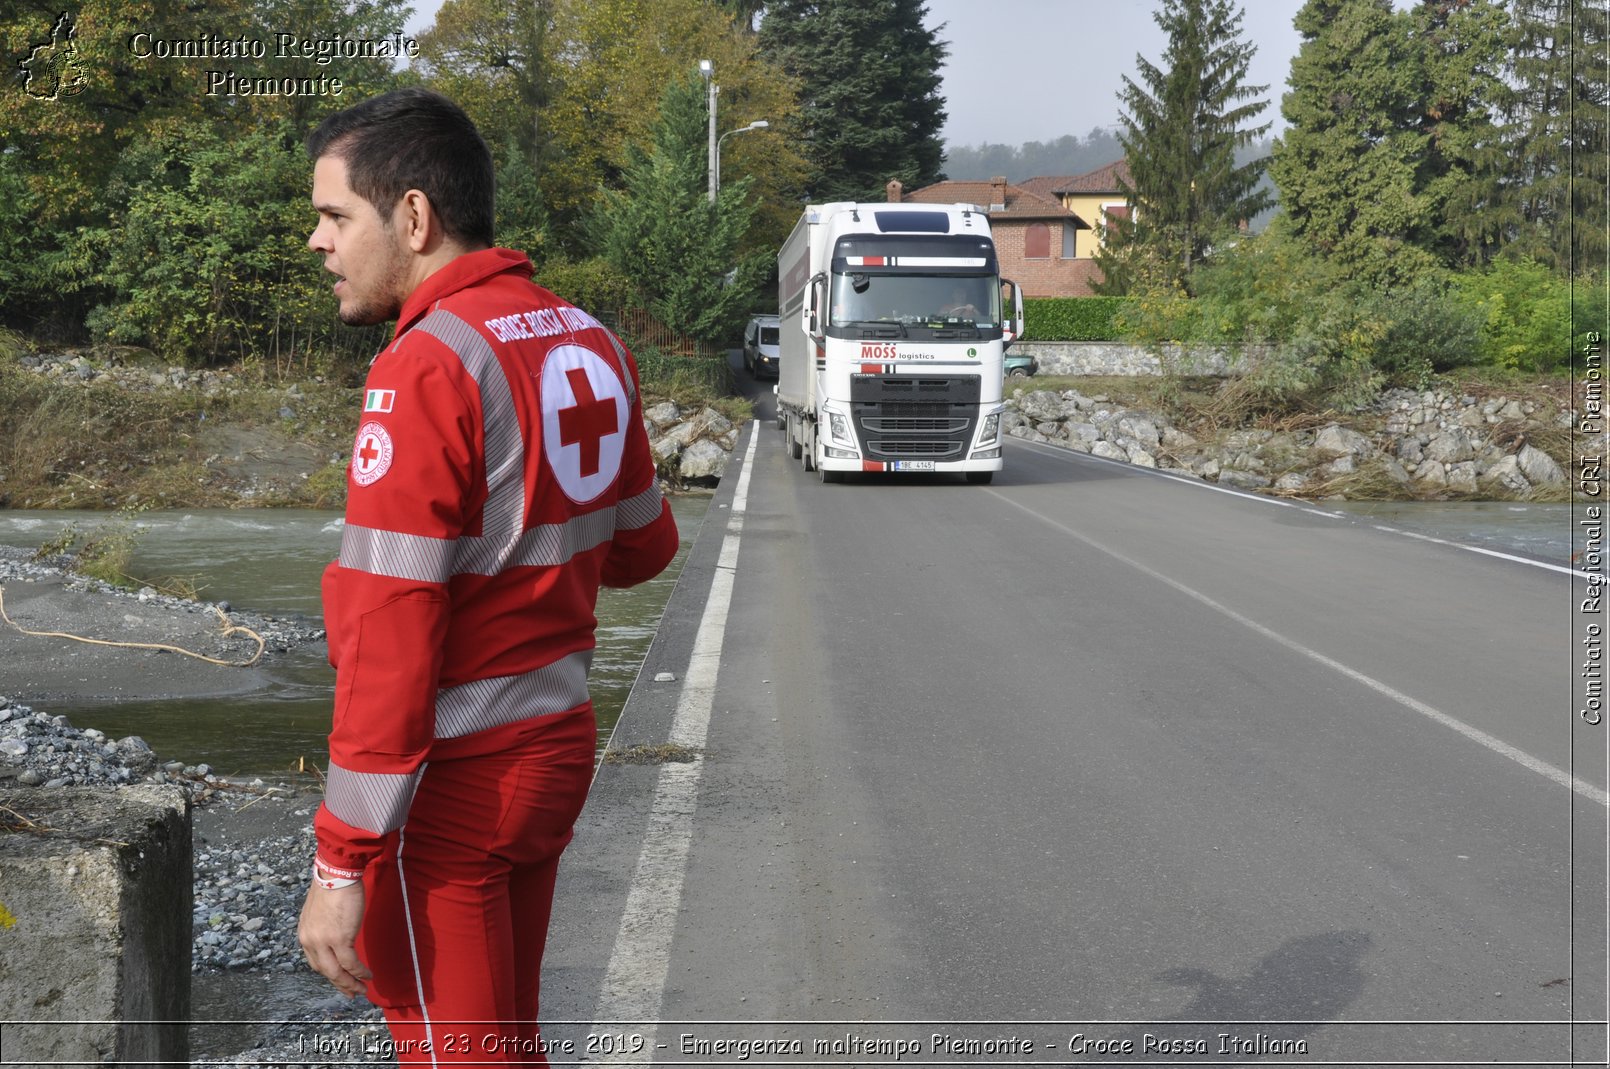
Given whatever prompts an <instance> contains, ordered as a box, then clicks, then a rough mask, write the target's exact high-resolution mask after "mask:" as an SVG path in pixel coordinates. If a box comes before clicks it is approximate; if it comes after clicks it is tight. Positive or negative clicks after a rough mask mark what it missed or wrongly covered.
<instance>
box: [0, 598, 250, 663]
mask: <svg viewBox="0 0 1610 1069" xmlns="http://www.w3.org/2000/svg"><path fill="white" fill-rule="evenodd" d="M212 611H213V612H214V613H216V614H217V615H218V622H219V623H220V624H222V625H223V627H224V635H223V637H224V638H228V637H229V636H230V635H246V636H248V637H250V638H252V639H253V640H255V641H256V643H257V652H256V653H254V654H252V657H251V660H249V661H221V660H219V659H218V658H216V657H208V656H207V655H206V654H205V653H196V652H195V651H194V650H187V649H184V648H182V647H180V646H169V645H166V644H164V643H161V642H113V641H110V640H108V639H104V638H85V637H84V636H83V635H69V634H67V633H66V632H65V631H30V630H28V629H27V628H26V627H23V626H22V625H21V624H19V623H17V622H16V621H15V620H13V619H12V618H11V617H10V616H8V615H6V593H5V587H0V620H4V621H5V622H6V623H7V624H10V625H11V626H12V627H13V628H15V629H16V630H18V631H20V632H21V633H23V634H24V635H31V636H33V637H34V638H65V639H70V640H71V641H73V642H87V643H89V644H90V645H92V646H117V647H119V648H121V649H130V650H163V651H165V652H167V653H182V654H184V655H185V656H186V657H194V658H195V659H196V660H198V661H206V662H207V663H208V664H216V665H221V666H223V667H224V668H250V667H251V666H252V665H254V664H256V663H257V662H258V661H260V660H262V658H263V650H264V648H265V647H266V646H267V645H268V644H267V643H266V642H264V641H263V636H262V635H259V634H258V633H257V632H256V631H253V630H252V629H251V628H249V627H246V626H245V625H243V624H232V623H230V622H229V617H228V616H226V615H224V611H223V610H222V609H220V608H219V607H218V606H216V605H214V606H213V607H212Z"/></svg>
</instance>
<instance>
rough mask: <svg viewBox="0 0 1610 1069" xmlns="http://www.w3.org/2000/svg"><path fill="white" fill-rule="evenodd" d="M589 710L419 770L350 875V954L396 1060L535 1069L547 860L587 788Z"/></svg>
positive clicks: (552, 862)
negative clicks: (494, 747) (354, 927)
mask: <svg viewBox="0 0 1610 1069" xmlns="http://www.w3.org/2000/svg"><path fill="white" fill-rule="evenodd" d="M596 748H597V729H596V727H595V724H594V720H593V713H592V708H591V706H588V707H586V708H584V709H582V710H581V711H579V712H575V713H564V714H560V715H558V716H553V717H543V718H540V719H539V720H536V721H532V730H531V733H530V737H529V738H525V739H523V740H522V741H521V742H520V744H518V745H516V746H513V747H509V748H507V749H502V750H499V751H497V752H496V753H491V754H486V755H482V756H476V757H467V758H459V759H452V760H444V761H438V760H432V761H431V762H430V763H429V764H428V765H427V766H426V768H425V771H424V774H423V775H422V777H421V779H420V783H419V789H418V792H417V793H416V794H415V795H414V801H413V805H412V807H411V808H410V809H409V811H408V819H407V821H406V822H405V823H404V825H403V827H402V828H401V829H400V830H399V831H397V832H394V833H393V834H392V835H391V836H390V837H389V838H388V840H387V850H386V852H385V853H384V854H383V855H382V856H381V857H380V858H379V859H377V860H376V861H374V862H372V863H371V864H370V865H369V866H368V868H367V869H366V870H365V872H364V892H365V895H366V900H365V912H364V918H363V930H362V932H361V933H360V934H359V936H358V944H357V949H358V956H359V957H360V958H361V959H362V960H363V962H364V964H366V965H368V966H369V969H370V971H371V972H373V973H374V979H373V980H371V981H370V982H369V998H370V999H371V1000H372V1001H373V1002H374V1003H375V1004H376V1005H377V1006H380V1007H382V1008H383V1009H384V1011H385V1015H386V1023H387V1025H388V1026H389V1027H390V1029H391V1036H392V1043H393V1045H394V1046H395V1048H396V1049H395V1051H394V1053H395V1055H396V1057H397V1060H398V1061H399V1062H401V1063H403V1064H423V1065H463V1064H479V1065H546V1064H547V1059H546V1058H545V1057H544V1056H543V1054H542V1047H541V1042H540V1034H539V1032H538V1030H537V994H538V987H539V980H540V973H541V969H542V951H543V946H544V944H545V942H546V940H547V935H548V914H549V910H550V908H551V906H552V904H553V888H554V877H555V874H556V873H557V871H558V867H559V854H560V853H561V852H562V851H563V850H564V848H565V846H566V844H568V843H569V842H570V835H571V827H572V825H574V824H575V822H576V816H577V815H578V814H579V813H580V812H581V806H582V802H583V800H584V799H585V798H586V796H587V787H588V784H589V783H590V782H591V780H592V774H593V761H594V754H595V751H596Z"/></svg>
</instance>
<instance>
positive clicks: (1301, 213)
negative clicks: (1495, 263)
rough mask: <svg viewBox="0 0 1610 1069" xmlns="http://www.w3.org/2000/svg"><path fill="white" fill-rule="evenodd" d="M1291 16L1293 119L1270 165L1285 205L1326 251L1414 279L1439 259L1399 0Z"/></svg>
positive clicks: (1375, 275) (1316, 4)
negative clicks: (1432, 248) (1423, 182)
mask: <svg viewBox="0 0 1610 1069" xmlns="http://www.w3.org/2000/svg"><path fill="white" fill-rule="evenodd" d="M1295 24H1296V27H1297V31H1298V33H1299V34H1301V36H1302V46H1301V48H1300V49H1299V51H1298V53H1297V56H1296V58H1295V59H1293V60H1292V64H1291V76H1290V78H1289V79H1288V84H1289V85H1290V86H1291V89H1290V92H1288V93H1287V94H1286V96H1285V99H1284V100H1283V101H1282V103H1281V113H1282V114H1283V115H1284V116H1285V118H1286V121H1287V123H1288V124H1289V126H1288V128H1287V131H1286V134H1285V135H1284V136H1283V137H1280V138H1277V139H1276V140H1275V149H1274V157H1273V159H1272V161H1271V162H1270V173H1271V174H1272V175H1273V176H1274V179H1275V184H1276V185H1277V186H1279V188H1280V201H1281V206H1282V207H1283V208H1284V209H1285V212H1286V214H1287V215H1288V216H1289V217H1290V219H1291V224H1292V229H1293V231H1294V232H1295V234H1296V235H1297V237H1298V238H1299V239H1301V240H1302V241H1304V242H1306V243H1307V244H1308V245H1309V247H1310V248H1312V249H1313V250H1314V251H1315V252H1317V253H1318V254H1320V255H1321V256H1325V257H1328V258H1333V259H1335V260H1337V261H1339V262H1341V263H1343V264H1345V265H1347V266H1349V267H1350V268H1352V269H1353V270H1354V271H1355V272H1357V273H1358V274H1360V275H1361V276H1363V277H1365V278H1367V279H1369V280H1370V281H1371V282H1373V283H1376V284H1389V283H1395V282H1402V281H1407V280H1409V279H1412V278H1414V277H1415V276H1416V275H1418V274H1421V273H1423V272H1424V271H1427V270H1429V269H1431V268H1433V267H1434V266H1435V265H1436V258H1435V257H1434V256H1433V255H1432V254H1430V253H1429V252H1427V251H1426V249H1425V246H1426V245H1427V244H1428V240H1427V234H1428V232H1429V230H1430V229H1431V224H1432V220H1431V218H1430V215H1429V213H1428V212H1427V211H1426V205H1425V203H1424V201H1423V200H1422V198H1421V197H1420V190H1419V189H1418V188H1417V183H1416V172H1417V170H1418V168H1419V166H1420V163H1421V161H1422V160H1423V158H1424V156H1425V151H1426V142H1427V140H1428V135H1427V134H1426V133H1425V132H1423V131H1422V130H1420V129H1419V128H1418V122H1417V119H1418V115H1417V114H1416V112H1415V87H1416V82H1417V77H1418V76H1417V73H1416V66H1417V64H1416V63H1415V59H1414V51H1413V47H1412V44H1411V42H1410V39H1409V35H1408V34H1407V32H1406V22H1405V21H1404V19H1402V18H1399V17H1398V16H1396V15H1395V14H1394V13H1393V10H1392V0H1308V2H1307V3H1305V4H1304V5H1303V6H1302V9H1301V10H1300V11H1298V13H1297V17H1296V20H1295Z"/></svg>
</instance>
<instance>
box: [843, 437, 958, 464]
mask: <svg viewBox="0 0 1610 1069" xmlns="http://www.w3.org/2000/svg"><path fill="white" fill-rule="evenodd" d="M866 446H867V454H868V455H869V456H871V457H872V458H873V459H876V458H878V457H924V458H927V459H929V460H944V459H945V458H947V457H953V456H956V455H957V454H958V453H960V452H961V451H962V450H963V449H966V448H967V443H966V442H965V441H961V442H919V441H907V440H903V439H894V440H889V439H882V440H879V439H876V438H873V439H869V440H868V441H867V444H866Z"/></svg>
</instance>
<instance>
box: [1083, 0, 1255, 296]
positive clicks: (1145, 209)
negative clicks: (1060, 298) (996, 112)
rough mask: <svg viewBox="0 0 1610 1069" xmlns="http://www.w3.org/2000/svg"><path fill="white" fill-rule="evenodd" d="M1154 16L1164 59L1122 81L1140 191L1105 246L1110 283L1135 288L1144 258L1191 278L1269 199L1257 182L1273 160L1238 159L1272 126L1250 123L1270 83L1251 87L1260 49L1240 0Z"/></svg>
mask: <svg viewBox="0 0 1610 1069" xmlns="http://www.w3.org/2000/svg"><path fill="white" fill-rule="evenodd" d="M1153 18H1154V19H1155V21H1156V22H1157V25H1158V26H1160V27H1161V28H1162V29H1163V30H1164V32H1166V33H1167V34H1168V48H1167V49H1166V50H1165V51H1164V53H1163V60H1162V65H1161V66H1158V65H1156V64H1153V63H1151V62H1149V61H1148V60H1147V59H1145V58H1144V57H1142V56H1138V55H1137V56H1136V57H1135V63H1136V65H1137V67H1138V69H1139V72H1140V79H1141V83H1144V85H1142V84H1138V83H1136V82H1135V81H1134V80H1133V79H1130V78H1129V77H1127V76H1126V77H1125V78H1124V88H1123V91H1122V92H1120V93H1119V99H1120V100H1121V101H1122V102H1123V104H1124V107H1125V108H1126V109H1127V110H1126V111H1125V112H1124V113H1123V114H1122V116H1121V118H1122V126H1121V128H1120V131H1119V134H1118V140H1119V143H1120V144H1121V145H1122V146H1123V150H1124V153H1125V156H1126V158H1127V159H1128V161H1129V171H1130V175H1131V177H1132V179H1133V188H1130V189H1126V191H1125V192H1126V198H1127V200H1128V201H1129V205H1130V217H1129V219H1127V220H1118V221H1117V227H1116V229H1115V231H1114V232H1112V234H1111V235H1110V240H1109V241H1108V242H1107V243H1106V244H1105V245H1104V247H1103V250H1102V252H1101V253H1100V260H1101V264H1102V268H1103V272H1104V273H1105V274H1106V275H1107V284H1106V285H1104V289H1106V290H1107V291H1108V292H1113V291H1119V292H1122V291H1123V290H1125V289H1127V288H1128V284H1129V281H1130V278H1131V277H1132V272H1134V271H1135V270H1137V269H1139V268H1140V267H1141V265H1142V264H1145V265H1147V266H1148V268H1150V269H1155V270H1156V271H1157V272H1159V273H1160V274H1161V280H1163V281H1172V282H1183V281H1184V280H1185V279H1186V278H1187V277H1188V276H1189V274H1190V272H1191V269H1192V267H1193V266H1195V264H1196V263H1197V262H1199V261H1200V260H1201V259H1202V258H1203V257H1204V256H1206V255H1207V253H1208V250H1209V249H1210V248H1211V247H1212V245H1213V244H1214V243H1215V242H1218V241H1222V240H1224V239H1225V238H1226V237H1227V236H1229V235H1230V234H1233V233H1234V232H1235V231H1236V230H1237V229H1238V228H1239V227H1240V226H1241V225H1242V224H1243V223H1246V222H1248V221H1250V220H1251V219H1252V217H1253V216H1255V215H1257V214H1258V213H1259V212H1261V211H1263V210H1264V209H1265V208H1266V207H1268V205H1269V194H1268V192H1267V191H1266V190H1263V189H1260V188H1258V182H1259V179H1260V178H1261V177H1262V175H1263V170H1264V167H1265V165H1266V160H1264V159H1263V158H1261V157H1260V158H1256V159H1252V160H1249V161H1247V162H1245V163H1237V161H1236V150H1237V149H1239V148H1242V147H1244V146H1247V145H1250V144H1252V143H1253V142H1254V141H1256V140H1257V138H1259V137H1260V136H1261V135H1263V134H1264V133H1265V132H1267V131H1268V129H1269V124H1268V123H1264V124H1263V125H1261V126H1256V127H1251V128H1243V127H1244V124H1246V123H1247V122H1249V121H1251V120H1252V119H1254V118H1256V117H1257V116H1258V114H1259V113H1260V112H1262V111H1263V110H1264V109H1265V108H1266V107H1268V102H1267V101H1264V100H1259V99H1257V97H1258V95H1259V94H1260V93H1263V92H1265V91H1266V90H1267V89H1268V88H1269V87H1268V86H1249V85H1246V84H1245V79H1246V75H1247V68H1248V65H1249V64H1250V63H1251V61H1252V56H1253V53H1254V52H1255V51H1256V49H1255V48H1254V47H1253V45H1251V44H1250V43H1248V42H1246V41H1244V40H1242V39H1241V18H1242V11H1241V9H1240V8H1239V7H1238V6H1237V5H1235V4H1234V3H1233V2H1232V0H1163V6H1162V9H1161V10H1160V11H1157V12H1155V13H1154V14H1153Z"/></svg>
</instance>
